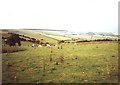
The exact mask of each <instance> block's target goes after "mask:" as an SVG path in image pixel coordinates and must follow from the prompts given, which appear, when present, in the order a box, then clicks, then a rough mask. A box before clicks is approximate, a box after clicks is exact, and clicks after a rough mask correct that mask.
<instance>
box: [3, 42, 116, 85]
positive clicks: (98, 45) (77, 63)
mask: <svg viewBox="0 0 120 85" xmlns="http://www.w3.org/2000/svg"><path fill="white" fill-rule="evenodd" d="M31 44H32V43H28V42H26V43H25V42H22V46H21V48H25V49H26V50H24V51H19V52H14V53H3V54H2V59H3V61H2V63H3V83H11V82H17V83H50V82H53V83H117V82H118V43H117V42H115V41H114V42H113V41H108V42H91V43H90V42H88V43H84V42H82V43H78V44H77V45H74V44H72V43H70V44H68V43H67V44H62V49H61V48H60V47H61V45H58V46H52V47H51V48H48V47H45V46H44V47H41V48H39V47H31V46H29V45H31ZM58 47H59V49H58Z"/></svg>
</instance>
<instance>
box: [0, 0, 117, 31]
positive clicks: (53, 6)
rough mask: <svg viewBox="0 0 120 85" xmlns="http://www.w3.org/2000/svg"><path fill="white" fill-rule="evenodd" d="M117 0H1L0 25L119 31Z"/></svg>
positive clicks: (4, 27)
mask: <svg viewBox="0 0 120 85" xmlns="http://www.w3.org/2000/svg"><path fill="white" fill-rule="evenodd" d="M118 1H119V0H0V29H21V28H22V29H29V28H32V29H55V30H69V31H75V32H86V31H91V32H112V33H117V32H118Z"/></svg>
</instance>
